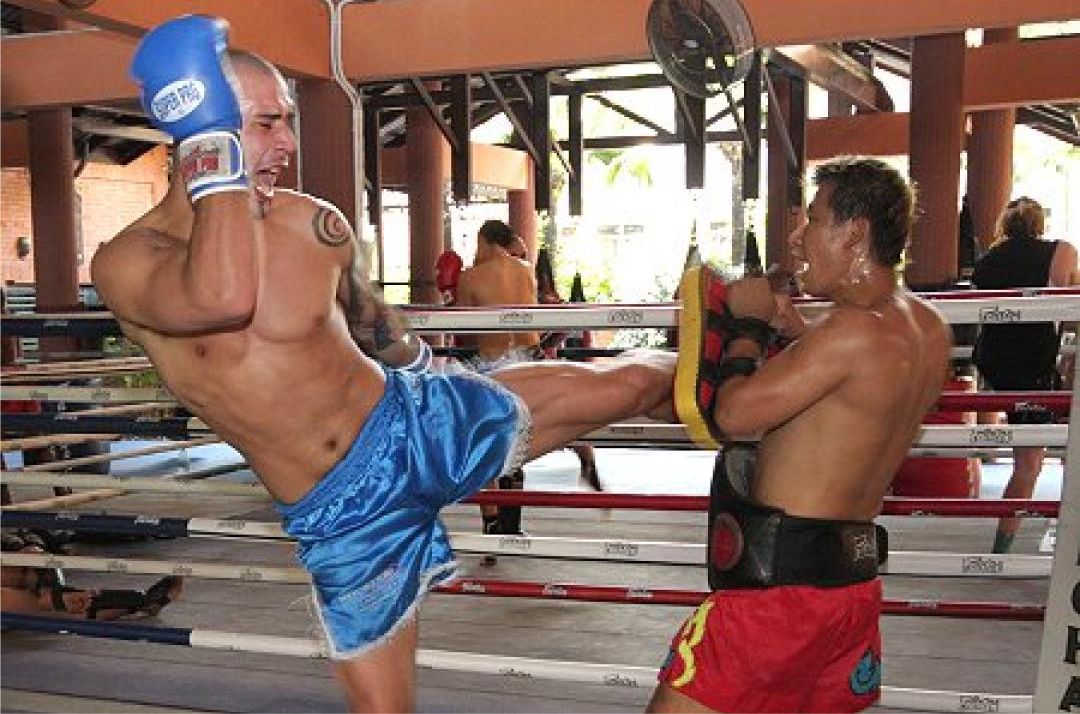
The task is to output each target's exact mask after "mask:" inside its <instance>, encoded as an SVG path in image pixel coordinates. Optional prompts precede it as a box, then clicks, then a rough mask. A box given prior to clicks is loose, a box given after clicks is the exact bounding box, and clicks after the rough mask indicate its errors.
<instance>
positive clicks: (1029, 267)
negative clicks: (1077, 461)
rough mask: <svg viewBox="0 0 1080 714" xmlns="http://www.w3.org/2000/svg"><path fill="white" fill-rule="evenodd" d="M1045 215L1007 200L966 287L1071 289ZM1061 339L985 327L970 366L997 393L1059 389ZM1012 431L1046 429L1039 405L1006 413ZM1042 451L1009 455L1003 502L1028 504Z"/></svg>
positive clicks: (1005, 538) (1003, 545) (1063, 252)
mask: <svg viewBox="0 0 1080 714" xmlns="http://www.w3.org/2000/svg"><path fill="white" fill-rule="evenodd" d="M1045 223H1046V213H1045V211H1043V207H1042V206H1041V205H1039V203H1038V202H1037V201H1035V200H1034V199H1031V198H1028V197H1026V196H1024V197H1021V198H1017V199H1015V200H1013V201H1010V202H1009V204H1008V205H1007V206H1006V207H1005V210H1004V211H1003V212H1002V214H1001V216H1000V217H999V218H998V223H997V240H996V241H995V243H994V244H993V245H992V246H991V247H990V249H989V250H988V251H987V252H986V254H985V255H983V256H982V257H981V258H980V259H979V261H978V262H977V263H976V264H975V270H974V272H973V273H972V276H971V282H972V283H973V284H974V285H975V287H976V288H978V289H980V290H995V289H1002V288H1039V287H1047V286H1059V287H1064V286H1067V285H1075V284H1077V282H1078V281H1077V252H1076V248H1074V247H1073V246H1072V245H1071V244H1069V243H1066V242H1064V241H1057V240H1054V241H1050V240H1045V239H1044V238H1043V232H1044V230H1045ZM1059 342H1060V339H1059V334H1058V331H1057V328H1056V326H1055V325H1054V323H1051V322H1036V323H1027V324H1021V325H983V326H982V328H981V330H980V331H979V337H978V339H977V340H976V343H975V354H974V360H975V365H976V366H977V367H978V368H979V373H980V375H981V376H982V379H983V381H984V382H985V384H986V387H987V388H988V389H991V390H995V391H1037V390H1047V389H1054V388H1056V387H1057V386H1058V380H1057V357H1058V346H1059ZM1006 417H1007V418H1008V422H1009V423H1010V424H1046V423H1051V422H1052V421H1053V419H1054V417H1053V415H1052V414H1051V413H1050V412H1049V411H1047V410H1046V409H1043V408H1041V407H1038V406H1037V405H1027V404H1018V405H1017V406H1016V408H1014V409H1010V410H1008V411H1007V412H1006ZM1045 455H1046V449H1045V448H1043V447H1041V446H1023V447H1016V448H1014V449H1013V471H1012V475H1011V476H1010V477H1009V482H1008V484H1006V486H1005V493H1004V498H1031V494H1032V493H1033V492H1034V491H1035V481H1036V480H1037V479H1038V477H1039V472H1040V471H1041V470H1042V462H1043V457H1045ZM1019 523H1020V522H1019V520H1018V519H1016V518H1002V519H1000V520H999V521H998V527H997V532H996V533H995V534H994V543H993V545H992V546H991V549H992V552H994V553H1008V552H1009V550H1010V549H1011V547H1012V543H1013V540H1014V539H1015V537H1016V531H1017V529H1018V528H1019Z"/></svg>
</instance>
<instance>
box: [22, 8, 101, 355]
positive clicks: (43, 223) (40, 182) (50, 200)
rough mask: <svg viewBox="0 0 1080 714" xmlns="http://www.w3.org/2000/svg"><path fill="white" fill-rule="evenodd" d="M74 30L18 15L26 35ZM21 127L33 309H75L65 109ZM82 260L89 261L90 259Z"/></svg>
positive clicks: (54, 341)
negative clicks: (26, 155)
mask: <svg viewBox="0 0 1080 714" xmlns="http://www.w3.org/2000/svg"><path fill="white" fill-rule="evenodd" d="M75 28H76V26H75V25H73V24H72V23H70V22H69V21H66V20H62V19H60V18H57V17H53V16H52V15H47V14H44V13H38V12H33V11H29V10H23V29H24V30H25V31H26V32H50V31H56V30H67V29H75ZM26 123H27V148H28V151H29V154H30V156H29V161H28V166H29V169H30V226H31V231H32V233H33V252H32V254H31V255H32V256H33V261H34V285H35V287H36V291H37V308H36V309H37V311H38V312H65V311H74V310H79V309H81V305H80V304H79V257H80V256H79V253H80V252H81V251H80V246H79V229H80V220H81V217H80V216H79V215H77V214H76V211H77V208H78V203H77V202H76V197H75V173H74V172H75V148H74V144H73V143H72V133H71V132H72V121H71V109H70V108H68V107H63V108H58V109H46V110H39V111H31V112H29V113H28V115H27V122H26ZM83 258H84V259H86V260H89V259H90V256H83ZM75 348H76V343H75V339H74V338H69V337H49V338H43V339H42V340H41V352H42V355H43V357H44V358H45V359H46V360H47V359H48V353H50V352H72V351H74V350H75Z"/></svg>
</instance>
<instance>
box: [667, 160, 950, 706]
mask: <svg viewBox="0 0 1080 714" xmlns="http://www.w3.org/2000/svg"><path fill="white" fill-rule="evenodd" d="M814 181H815V183H816V184H817V186H818V190H817V194H816V195H815V197H814V200H813V202H812V203H811V204H810V208H809V221H808V223H807V224H806V225H804V226H803V227H802V228H800V229H798V230H797V231H795V233H794V234H793V235H792V238H791V241H792V252H793V254H794V256H795V257H796V259H797V260H799V261H802V262H804V263H805V272H804V273H803V274H802V280H803V283H804V286H805V289H806V291H807V292H809V293H811V294H812V295H817V296H821V297H825V298H829V299H831V300H832V301H833V302H834V305H835V307H834V308H833V309H832V310H831V311H830V312H829V313H828V315H827V316H826V317H824V319H822V320H821V321H820V322H818V323H816V324H814V325H812V326H807V325H805V323H803V322H802V321H801V320H798V319H795V320H792V319H791V318H792V317H793V316H794V315H795V314H796V313H795V312H794V310H793V309H792V308H791V304H790V300H789V299H786V298H783V297H776V296H774V294H773V293H772V291H771V290H770V286H769V282H768V280H767V279H766V278H751V279H743V280H739V281H736V282H734V283H732V284H730V285H726V286H725V285H723V284H722V283H721V281H719V280H718V279H717V278H716V277H715V276H714V275H713V274H712V273H711V272H710V271H709V270H708V269H707V268H703V269H700V270H694V271H692V272H691V273H688V275H687V277H686V278H684V281H683V284H682V286H681V288H680V290H681V295H682V296H683V312H682V317H681V320H680V336H679V346H680V350H681V352H680V357H679V368H678V372H677V377H676V406H677V408H678V412H679V416H680V417H681V418H682V419H683V421H684V422H686V423H687V426H688V428H689V429H690V431H691V433H692V434H693V435H694V436H695V438H697V439H699V440H701V441H703V442H705V443H716V442H725V447H724V450H723V451H722V452H721V454H720V456H719V458H718V459H717V464H718V465H717V472H716V474H715V475H714V479H713V488H712V496H711V502H712V503H711V508H710V520H709V525H710V529H709V530H710V533H709V582H710V587H711V588H712V590H713V591H714V592H713V593H712V595H710V596H709V597H708V598H707V599H706V600H705V602H704V603H703V604H702V605H701V606H700V607H699V608H698V609H697V611H696V612H695V613H694V614H693V615H692V616H691V617H690V618H689V619H688V620H687V621H686V623H685V625H684V626H683V627H682V628H681V630H680V631H679V632H678V633H677V634H676V636H675V638H674V640H673V642H672V644H671V649H670V652H669V655H668V658H667V660H666V661H665V663H664V665H663V667H662V668H661V671H660V676H659V679H660V684H659V685H658V686H657V689H656V692H655V693H654V695H653V699H652V702H651V704H650V711H657V712H661V711H663V712H674V711H679V712H687V711H710V710H715V711H724V712H741V711H823V712H844V711H859V710H861V709H864V708H866V707H868V706H870V705H872V704H873V703H874V702H876V701H877V699H878V696H879V688H880V679H881V638H880V634H879V631H878V616H879V612H880V604H881V584H880V581H879V580H878V579H877V565H878V548H879V547H884V543H878V541H877V537H876V533H875V529H874V526H873V524H872V523H871V521H872V520H873V518H874V517H875V516H876V515H878V513H879V512H880V510H881V503H882V498H883V496H884V494H885V490H886V488H887V487H888V485H889V482H890V481H891V479H892V477H893V474H894V473H895V472H896V469H897V466H899V464H900V462H901V460H902V459H903V458H904V456H905V455H906V454H907V452H908V449H909V448H910V447H911V443H912V440H913V439H914V437H915V435H916V434H917V432H918V430H919V425H920V422H921V420H922V417H923V415H924V414H925V413H926V412H927V410H928V409H929V408H930V407H931V405H932V404H934V402H935V401H936V399H937V398H938V395H939V394H940V391H941V386H942V383H943V381H944V379H945V376H946V373H947V370H948V367H949V350H950V345H951V337H950V331H949V328H948V326H947V325H946V324H945V322H944V321H943V320H942V318H941V316H940V315H939V314H938V313H937V312H936V311H935V310H934V309H933V308H932V307H930V306H929V305H928V304H927V303H926V302H924V301H923V300H921V299H919V298H917V297H915V296H914V295H912V294H910V293H908V292H907V291H906V290H904V289H903V288H902V287H899V286H898V285H897V280H896V273H895V269H896V266H897V264H899V262H900V260H901V252H902V251H903V249H904V246H905V243H906V241H907V238H908V233H909V229H910V226H911V220H912V209H913V197H912V193H911V191H910V189H909V188H908V186H907V185H906V183H905V182H904V179H903V178H902V177H901V176H900V175H899V174H897V173H896V172H895V171H894V170H892V169H891V168H889V167H888V166H886V165H885V164H883V163H881V162H879V161H877V160H873V159H840V160H836V161H832V162H829V163H826V164H823V165H821V166H820V167H819V168H818V169H817V170H816V172H815V176H814ZM725 303H726V309H727V310H729V311H730V312H727V315H726V317H725ZM779 307H783V309H782V310H780V309H779ZM779 313H782V314H779ZM779 317H783V318H785V321H786V323H787V324H786V325H785V330H783V331H784V332H787V335H786V336H787V337H797V340H796V341H795V342H794V343H793V344H792V345H790V346H789V347H788V348H787V349H785V350H783V351H782V352H780V353H779V354H777V355H776V356H774V357H772V358H771V359H769V360H768V361H764V357H765V353H766V350H767V348H768V346H769V345H770V343H771V342H772V339H773V337H774V332H773V330H771V329H770V326H769V323H773V324H774V325H776V324H778V323H779V322H780V320H779V319H778V318H779ZM762 434H763V436H761V441H760V443H759V445H758V446H757V447H756V463H755V459H754V458H753V457H754V447H753V446H752V444H745V443H744V444H743V445H741V446H740V445H736V444H735V443H734V442H735V440H751V439H756V438H758V436H759V435H762Z"/></svg>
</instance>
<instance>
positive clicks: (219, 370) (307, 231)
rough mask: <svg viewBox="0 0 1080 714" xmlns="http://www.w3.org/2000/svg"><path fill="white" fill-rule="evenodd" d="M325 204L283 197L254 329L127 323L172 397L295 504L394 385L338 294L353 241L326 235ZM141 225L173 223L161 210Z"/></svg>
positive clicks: (265, 244)
mask: <svg viewBox="0 0 1080 714" xmlns="http://www.w3.org/2000/svg"><path fill="white" fill-rule="evenodd" d="M315 208H316V207H315V204H314V203H313V202H312V200H311V199H310V198H308V197H305V196H300V195H297V194H289V193H284V192H279V195H278V196H277V197H276V198H275V200H274V204H273V206H272V208H271V209H270V211H269V213H268V214H267V216H266V217H265V219H264V222H263V225H264V230H263V231H262V237H261V241H262V242H261V245H260V272H259V274H260V282H259V291H258V301H257V305H256V308H255V313H254V316H253V317H252V319H251V321H250V322H249V323H248V324H246V325H245V326H243V327H241V328H238V329H235V330H233V331H228V332H219V333H213V334H205V335H198V336H187V335H185V336H170V335H163V334H160V333H157V332H154V331H151V330H148V329H145V328H142V327H139V326H136V325H133V324H130V323H124V322H122V323H121V326H122V327H123V329H124V332H125V334H127V335H128V337H130V338H131V339H132V340H134V341H135V342H138V343H139V344H140V345H142V347H143V348H144V349H145V351H146V353H147V356H148V357H149V358H150V360H151V361H152V362H153V363H154V365H155V367H156V368H157V371H158V374H159V375H160V376H161V378H162V380H163V381H164V382H165V384H166V386H167V387H168V388H169V390H170V391H171V392H172V393H173V395H174V396H175V397H176V398H177V399H178V400H179V401H180V402H181V403H182V404H183V405H184V406H185V407H187V408H188V409H189V410H190V411H191V412H193V413H194V414H195V415H197V416H198V417H200V418H201V419H202V420H203V421H204V422H206V424H207V425H208V426H209V427H210V428H212V429H213V430H214V431H215V432H216V433H217V434H219V435H220V436H221V437H222V438H223V439H225V440H226V441H228V442H229V443H230V444H232V445H233V446H235V447H236V448H237V449H238V450H239V451H240V452H241V453H242V454H243V455H244V456H245V457H246V458H247V460H248V464H249V465H250V466H251V467H252V468H253V469H254V470H255V472H256V473H257V474H258V475H259V477H260V479H261V480H262V481H263V483H264V484H265V485H266V487H267V489H268V490H269V491H270V492H271V494H272V495H273V496H274V497H275V498H277V499H278V500H281V501H285V502H294V501H296V500H298V499H299V498H300V497H301V496H303V495H304V494H305V493H306V492H307V491H308V490H309V489H310V488H311V487H312V486H313V485H314V484H315V483H317V482H318V480H319V479H320V478H321V477H322V476H323V474H325V473H326V472H327V471H328V470H329V469H330V468H331V467H332V466H333V465H334V464H335V463H337V461H338V460H340V458H341V457H342V456H343V455H344V454H345V452H346V451H347V450H348V448H349V447H350V445H351V444H352V441H353V439H354V437H355V436H356V434H357V432H358V431H359V429H360V427H361V425H362V424H363V421H364V419H365V418H366V417H367V415H368V414H369V413H370V411H371V409H372V408H373V406H374V405H375V404H376V403H377V402H378V400H379V398H380V396H381V394H382V391H383V375H382V373H381V371H380V370H379V369H378V367H377V366H376V365H375V364H374V363H373V362H372V361H371V360H370V359H369V358H367V357H366V356H364V355H363V354H362V353H361V352H360V351H359V349H358V348H357V347H356V346H355V344H354V342H353V340H352V338H351V336H350V335H349V332H348V328H347V326H346V322H345V317H344V314H343V312H342V310H341V308H340V306H339V304H338V303H337V301H336V299H335V295H336V292H337V286H338V282H339V280H340V278H341V273H342V265H343V264H346V263H347V257H343V256H342V255H341V254H340V252H339V251H348V250H350V249H349V246H348V244H347V243H346V244H343V245H339V246H329V245H325V244H322V243H320V242H318V241H317V240H316V238H315V236H314V234H313V232H312V231H311V228H310V226H311V221H312V216H313V215H314V213H315ZM141 223H145V224H147V226H153V225H159V226H167V225H168V221H167V217H162V216H154V214H153V213H151V214H149V215H148V216H147V217H146V218H145V219H144V220H143V221H141ZM135 227H136V228H138V227H139V225H138V224H136V226H135ZM155 240H158V241H160V242H161V243H162V246H163V248H162V249H175V250H184V249H185V248H186V242H185V241H182V240H179V239H177V238H170V237H168V236H167V235H165V234H161V235H159V236H158V237H157V238H155ZM162 297H163V299H167V296H162Z"/></svg>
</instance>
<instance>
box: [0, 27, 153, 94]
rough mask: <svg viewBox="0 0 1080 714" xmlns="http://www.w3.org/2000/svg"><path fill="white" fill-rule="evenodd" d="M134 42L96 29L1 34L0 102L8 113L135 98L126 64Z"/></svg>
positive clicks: (131, 39)
mask: <svg viewBox="0 0 1080 714" xmlns="http://www.w3.org/2000/svg"><path fill="white" fill-rule="evenodd" d="M135 42H136V41H135V40H134V39H133V38H130V37H125V36H123V35H117V34H114V33H111V32H104V31H102V30H96V29H88V30H70V31H63V32H43V33H38V34H32V35H11V36H8V37H5V38H4V39H3V41H0V48H2V49H3V57H4V62H3V66H2V67H0V106H2V107H3V109H4V110H5V111H7V110H10V109H15V108H19V109H31V108H36V109H40V108H45V107H53V106H63V105H75V104H87V103H101V102H117V101H124V100H128V99H133V98H135V96H136V88H135V83H134V82H132V81H131V80H130V79H128V76H127V66H128V63H130V62H131V53H132V52H133V51H134V48H135ZM45 77H48V80H47V81H44V80H43V78H45Z"/></svg>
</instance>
